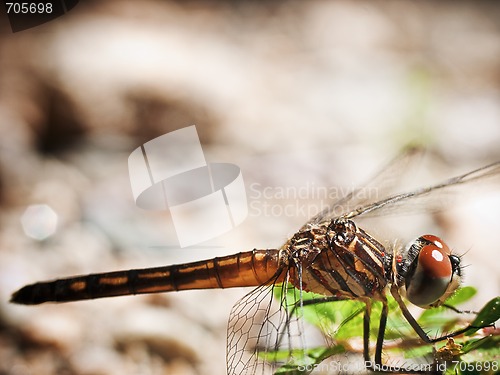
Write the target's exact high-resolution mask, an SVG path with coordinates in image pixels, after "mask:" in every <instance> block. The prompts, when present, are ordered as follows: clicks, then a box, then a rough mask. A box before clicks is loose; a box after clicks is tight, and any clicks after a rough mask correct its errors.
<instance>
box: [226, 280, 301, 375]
mask: <svg viewBox="0 0 500 375" xmlns="http://www.w3.org/2000/svg"><path fill="white" fill-rule="evenodd" d="M290 291H292V292H290ZM277 296H278V297H279V298H276V297H277ZM299 301H300V292H299V291H298V290H296V289H295V288H293V287H292V286H289V285H288V283H287V282H280V283H277V284H273V285H263V286H260V287H258V288H256V289H254V290H253V291H251V292H250V293H248V294H247V295H246V296H245V297H243V298H242V299H241V300H239V301H238V302H237V303H236V304H235V305H234V307H233V308H232V310H231V314H230V317H229V323H228V337H227V370H228V375H241V374H244V375H255V374H273V373H274V372H275V371H276V369H278V368H279V367H280V366H282V365H283V364H285V363H287V362H289V361H292V360H293V358H292V357H294V356H297V355H298V356H303V355H304V350H303V348H302V350H297V351H294V350H293V348H300V347H301V334H302V327H301V326H300V325H301V324H302V320H301V319H300V318H299V317H298V316H297V314H295V313H294V307H295V306H298V304H299Z"/></svg>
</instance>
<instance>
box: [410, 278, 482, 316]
mask: <svg viewBox="0 0 500 375" xmlns="http://www.w3.org/2000/svg"><path fill="white" fill-rule="evenodd" d="M476 293H477V290H476V289H475V288H473V287H471V286H465V287H463V288H460V289H458V290H457V291H456V292H455V293H454V294H452V295H451V296H450V297H449V298H448V299H447V300H446V301H445V304H446V305H450V306H453V307H455V306H457V305H460V304H462V303H464V302H466V301H468V300H470V299H471V298H472V297H473V296H474V295H475V294H476ZM446 311H449V309H448V308H446V307H444V306H441V307H435V308H432V309H428V310H425V311H424V312H423V313H422V315H420V317H419V318H418V323H419V324H421V325H429V324H439V325H442V324H443V323H444V322H445V321H447V320H449V318H443V317H441V318H440V319H441V321H438V320H437V319H436V317H437V316H439V315H442V314H443V312H446Z"/></svg>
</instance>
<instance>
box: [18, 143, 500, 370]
mask: <svg viewBox="0 0 500 375" xmlns="http://www.w3.org/2000/svg"><path fill="white" fill-rule="evenodd" d="M414 153H415V152H414V150H413V151H408V152H406V154H404V155H403V156H400V157H398V158H396V159H394V160H393V161H392V162H390V163H389V164H388V166H387V167H386V168H384V169H383V172H381V173H379V174H378V177H377V179H376V180H379V181H384V180H387V178H386V177H387V173H388V172H386V171H391V170H392V171H393V170H397V169H401V165H403V164H404V163H407V160H410V159H411V158H412V157H413V156H412V155H413V154H414ZM499 172H500V161H499V162H496V163H492V164H489V165H486V166H484V167H481V168H478V169H475V170H473V171H470V172H468V173H465V174H461V175H459V176H456V177H453V178H450V179H447V180H445V181H442V182H440V183H437V184H434V185H431V186H426V187H423V188H419V189H416V190H412V191H409V192H405V193H399V194H394V195H387V196H386V197H385V198H383V199H378V200H376V201H374V202H362V204H360V203H359V202H357V198H356V197H357V196H359V194H358V193H359V192H360V190H361V189H362V188H359V189H353V190H352V191H351V192H350V193H349V194H347V195H345V196H344V197H343V198H341V199H340V200H339V201H337V202H335V203H334V204H332V205H330V206H329V207H327V208H326V209H325V210H323V211H322V212H320V213H318V214H317V215H315V216H314V217H312V218H311V219H310V220H309V221H308V222H307V223H305V224H304V225H303V226H302V227H301V228H300V229H299V230H298V231H297V232H296V233H295V234H294V235H293V236H291V237H290V238H289V239H288V240H287V241H286V243H285V244H283V245H282V246H281V247H280V248H277V249H254V250H251V251H246V252H240V253H237V254H233V255H229V256H223V257H216V258H212V259H207V260H202V261H196V262H190V263H185V264H178V265H169V266H163V267H156V268H145V269H133V270H125V271H115V272H107V273H97V274H89V275H81V276H74V277H69V278H62V279H57V280H51V281H43V282H37V283H34V284H30V285H26V286H24V287H22V288H21V289H19V290H18V291H16V292H15V293H13V294H12V297H11V302H13V303H17V304H24V305H37V304H41V303H45V302H70V301H79V300H87V299H94V298H102V297H112V296H123V295H134V294H145V293H159V292H174V291H182V290H192V289H219V288H220V289H224V288H233V287H256V288H255V289H254V290H253V291H251V292H250V293H248V294H247V295H246V296H245V297H243V298H242V299H241V300H239V301H238V302H237V303H236V304H235V305H234V306H233V308H232V310H231V313H230V316H229V323H228V336H227V371H228V374H229V375H240V374H247V375H255V374H265V373H269V372H268V371H271V370H274V369H276V368H277V367H274V366H277V365H273V364H269V356H267V358H266V354H269V353H272V352H274V351H277V350H279V349H280V348H281V347H283V346H284V344H285V342H286V341H287V340H288V341H289V339H290V336H291V330H292V328H291V326H292V324H298V325H299V329H303V327H300V319H298V323H297V320H294V319H293V318H292V316H294V314H296V312H297V310H300V309H303V308H304V307H305V306H306V305H314V304H318V305H320V304H326V303H335V302H337V301H343V300H356V301H361V302H362V303H363V304H364V310H363V358H364V361H365V366H366V368H367V369H368V370H372V371H381V369H383V371H385V372H389V373H407V372H411V373H415V372H417V373H418V372H419V371H414V370H413V369H408V368H404V367H400V366H389V365H387V364H384V363H383V360H382V352H383V348H384V335H385V332H386V328H387V318H388V313H389V306H388V299H387V296H388V295H389V294H390V295H392V297H393V298H394V300H395V301H396V302H397V306H398V308H399V309H400V310H401V312H402V315H403V316H404V318H405V319H406V321H407V322H408V323H409V325H410V326H411V327H412V329H413V330H414V331H415V332H416V334H417V335H418V336H419V338H420V339H421V340H422V341H423V342H425V343H435V342H438V341H441V340H445V339H451V338H452V337H455V336H457V335H459V334H462V333H464V332H466V331H467V330H468V329H470V328H471V326H470V325H469V326H467V327H465V328H462V329H459V330H457V331H455V332H451V333H448V334H446V335H443V336H441V337H432V338H431V337H429V335H428V334H427V333H426V331H425V330H424V329H423V328H422V327H421V326H420V325H419V324H418V322H417V320H416V319H415V318H414V317H413V315H412V314H411V312H410V310H409V309H408V307H407V305H406V303H407V302H406V300H407V301H409V302H410V303H412V304H414V305H416V306H419V307H421V308H425V309H427V308H433V307H438V306H441V305H443V304H444V301H445V300H446V299H447V298H448V297H449V296H450V295H452V294H453V293H454V292H455V291H456V290H457V288H459V286H460V284H461V281H462V276H463V272H462V265H461V258H460V257H459V256H457V255H455V254H454V253H452V251H451V250H450V247H449V246H448V245H447V244H446V243H445V242H444V241H443V240H442V239H441V238H439V237H438V236H435V235H431V234H426V235H422V236H420V237H418V238H417V239H416V240H415V241H413V242H412V243H410V244H408V245H407V246H406V247H401V246H400V247H395V248H390V247H388V246H384V245H383V244H382V242H381V241H378V240H377V239H375V238H374V237H373V236H372V235H370V234H369V233H368V232H367V231H365V230H364V229H363V228H361V226H360V225H359V224H358V220H359V219H360V218H363V217H367V216H370V215H373V214H379V213H381V212H384V211H391V210H394V209H395V208H398V207H399V206H402V205H408V204H409V203H410V202H416V201H418V200H419V198H427V197H430V196H431V195H432V196H433V195H435V194H436V193H437V192H438V191H449V190H451V189H452V188H454V187H457V186H459V185H466V184H472V183H475V182H477V181H480V180H483V179H485V178H486V177H489V176H497V175H499V174H500V173H499ZM389 173H393V172H389ZM290 289H293V290H295V291H296V293H291V294H290V293H287V291H288V290H290ZM276 290H278V291H281V292H282V293H281V294H280V296H281V297H280V298H279V299H278V301H277V299H276V293H275V292H276ZM306 292H311V293H315V295H320V296H321V297H320V298H317V299H312V300H305V299H304V298H303V293H306ZM290 296H292V297H290ZM290 299H292V300H290ZM377 301H378V302H379V303H381V305H382V308H381V314H380V318H379V322H378V334H377V338H376V343H375V349H374V361H372V360H371V353H370V351H371V349H370V325H371V319H370V317H371V311H372V306H373V305H374V303H375V302H377ZM276 304H277V307H274V308H273V306H276ZM475 328H482V327H475ZM288 345H289V348H290V349H289V354H288V358H287V360H288V361H290V360H292V358H293V357H294V356H295V355H297V354H296V353H297V351H296V350H292V348H291V344H290V342H289V343H288ZM249 346H250V347H249ZM282 362H283V361H282Z"/></svg>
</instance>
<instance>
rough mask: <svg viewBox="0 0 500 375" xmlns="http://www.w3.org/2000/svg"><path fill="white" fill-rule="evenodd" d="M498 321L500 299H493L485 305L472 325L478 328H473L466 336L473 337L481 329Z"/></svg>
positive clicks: (499, 317)
mask: <svg viewBox="0 0 500 375" xmlns="http://www.w3.org/2000/svg"><path fill="white" fill-rule="evenodd" d="M498 319H500V297H496V298H493V299H492V300H491V301H489V302H488V303H487V304H486V305H484V307H483V308H482V309H481V311H479V313H478V314H477V316H476V319H474V321H473V322H472V323H471V326H474V327H477V328H471V329H470V330H468V331H467V332H466V333H465V335H467V336H472V335H473V334H474V333H475V332H477V331H478V330H479V329H481V328H484V327H487V326H490V325H493V324H494V323H495V322H496V321H497V320H498Z"/></svg>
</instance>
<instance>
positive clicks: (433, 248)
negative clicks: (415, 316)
mask: <svg viewBox="0 0 500 375" xmlns="http://www.w3.org/2000/svg"><path fill="white" fill-rule="evenodd" d="M414 246H416V247H419V248H420V249H419V251H418V256H417V258H416V259H415V260H414V262H416V264H414V267H413V272H412V274H411V275H409V276H410V277H408V278H407V279H406V296H407V298H408V300H409V301H410V302H411V303H413V304H415V305H417V306H420V307H423V308H428V307H430V306H436V305H439V304H441V303H442V302H443V301H444V299H445V298H446V297H448V296H449V295H450V294H451V293H452V292H453V291H454V290H455V289H456V288H457V287H458V283H456V282H455V281H456V280H455V277H454V276H457V277H460V272H459V270H460V266H459V264H457V260H458V262H459V258H458V257H457V256H454V255H451V251H450V248H449V247H448V246H447V245H446V244H445V243H444V242H443V241H442V240H441V239H440V238H439V237H436V236H433V235H425V236H422V237H420V238H419V239H417V241H416V242H415V244H414Z"/></svg>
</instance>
